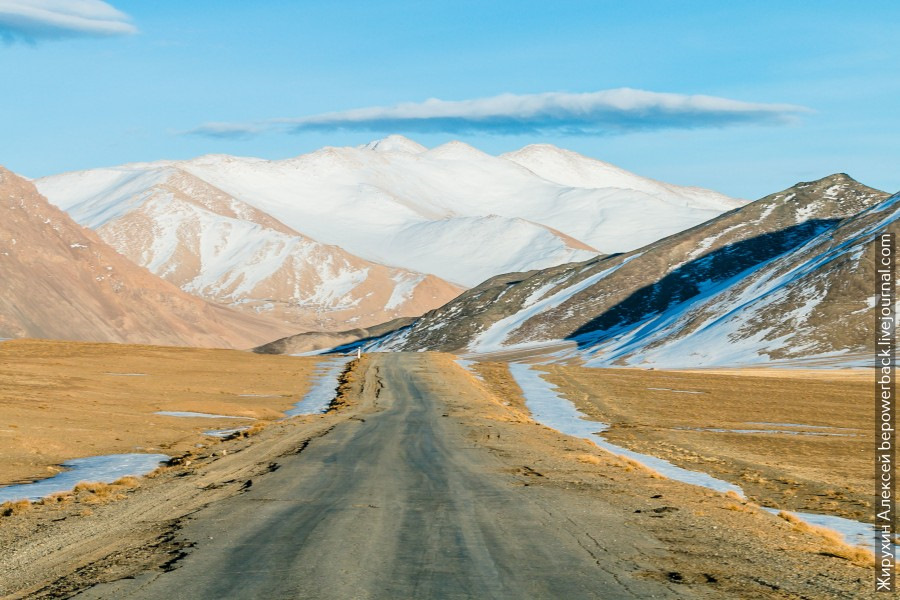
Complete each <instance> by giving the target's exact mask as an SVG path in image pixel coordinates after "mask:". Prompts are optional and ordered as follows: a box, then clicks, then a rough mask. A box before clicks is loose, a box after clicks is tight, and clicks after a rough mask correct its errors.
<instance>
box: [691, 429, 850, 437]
mask: <svg viewBox="0 0 900 600" xmlns="http://www.w3.org/2000/svg"><path fill="white" fill-rule="evenodd" d="M675 429H681V430H684V431H711V432H714V433H740V434H760V433H783V434H785V435H816V436H825V437H859V436H858V435H857V434H855V433H826V432H824V431H791V430H787V429H720V428H718V427H675Z"/></svg>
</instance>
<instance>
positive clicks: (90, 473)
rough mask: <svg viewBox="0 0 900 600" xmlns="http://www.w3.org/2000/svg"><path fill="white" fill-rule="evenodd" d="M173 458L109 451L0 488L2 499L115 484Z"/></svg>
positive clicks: (41, 495) (67, 463)
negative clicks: (30, 480)
mask: <svg viewBox="0 0 900 600" xmlns="http://www.w3.org/2000/svg"><path fill="white" fill-rule="evenodd" d="M167 460H169V457H168V456H166V455H165V454H107V455H104V456H89V457H86V458H76V459H73V460H70V461H67V462H64V463H63V464H62V466H63V467H64V468H66V469H67V470H66V471H63V472H61V473H57V474H56V475H54V476H53V477H48V478H47V479H41V480H40V481H35V482H34V483H20V484H15V485H9V486H6V487H0V502H6V501H8V500H23V499H28V500H39V499H41V498H43V497H44V496H49V495H50V494H55V493H57V492H68V491H70V490H71V489H72V488H73V487H75V486H76V485H77V484H78V483H80V482H82V481H100V482H103V483H112V482H113V481H115V480H116V479H119V478H120V477H125V476H126V475H135V476H138V475H144V474H146V473H149V472H150V471H153V470H154V469H156V467H158V466H159V463H161V462H165V461H167Z"/></svg>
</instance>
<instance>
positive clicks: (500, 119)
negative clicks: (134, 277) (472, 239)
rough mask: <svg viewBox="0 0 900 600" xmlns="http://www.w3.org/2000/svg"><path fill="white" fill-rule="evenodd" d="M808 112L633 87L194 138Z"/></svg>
mask: <svg viewBox="0 0 900 600" xmlns="http://www.w3.org/2000/svg"><path fill="white" fill-rule="evenodd" d="M804 112H809V109H807V108H804V107H801V106H795V105H790V104H761V103H751V102H742V101H739V100H731V99H728V98H719V97H715V96H702V95H682V94H670V93H660V92H648V91H643V90H635V89H630V88H620V89H614V90H604V91H599V92H591V93H583V94H569V93H562V92H549V93H543V94H527V95H516V94H502V95H499V96H493V97H489V98H477V99H473V100H461V101H447V100H438V99H430V100H426V101H425V102H419V103H403V104H397V105H395V106H389V107H371V108H359V109H354V110H348V111H342V112H333V113H325V114H320V115H314V116H310V117H303V118H297V119H272V120H269V121H262V122H256V123H248V124H241V123H207V124H204V125H201V126H200V127H198V128H196V129H194V130H192V131H191V132H189V133H192V134H196V135H206V136H213V137H232V138H238V137H251V136H254V135H257V134H260V133H263V132H265V131H272V130H281V131H287V132H289V133H302V132H305V131H337V130H349V131H366V132H411V133H454V134H467V133H492V134H500V135H521V134H557V135H614V134H621V133H628V132H633V131H648V130H659V129H697V128H710V127H727V126H732V125H743V124H782V123H786V122H789V121H791V120H793V119H795V118H796V117H797V116H798V115H799V114H802V113H804Z"/></svg>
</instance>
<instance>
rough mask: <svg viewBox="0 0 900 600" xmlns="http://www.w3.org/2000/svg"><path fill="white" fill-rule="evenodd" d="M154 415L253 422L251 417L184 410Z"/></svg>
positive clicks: (160, 411) (161, 411)
mask: <svg viewBox="0 0 900 600" xmlns="http://www.w3.org/2000/svg"><path fill="white" fill-rule="evenodd" d="M153 414H154V415H162V416H164V417H188V418H198V419H247V420H250V421H255V420H256V419H254V418H253V417H232V416H230V415H213V414H210V413H202V412H190V411H185V410H158V411H156V412H155V413H153Z"/></svg>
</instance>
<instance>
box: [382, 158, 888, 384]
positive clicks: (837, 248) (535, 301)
mask: <svg viewBox="0 0 900 600" xmlns="http://www.w3.org/2000/svg"><path fill="white" fill-rule="evenodd" d="M897 200H898V197H897V196H894V197H891V198H888V195H887V194H885V193H884V192H880V191H878V190H873V189H871V188H868V187H866V186H864V185H862V184H860V183H858V182H856V181H854V180H853V179H851V178H850V177H848V176H847V175H844V174H838V175H832V176H830V177H826V178H824V179H821V180H819V181H815V182H809V183H800V184H797V185H796V186H794V187H792V188H790V189H788V190H785V191H783V192H780V193H777V194H773V195H771V196H767V197H765V198H762V199H761V200H758V201H756V202H753V203H751V204H749V205H746V206H744V207H741V208H739V209H736V210H733V211H731V212H729V213H726V214H724V215H722V216H720V217H718V218H715V219H713V220H711V221H709V222H707V223H704V224H702V225H699V226H696V227H694V228H691V229H688V230H686V231H684V232H681V233H679V234H676V235H673V236H670V237H668V238H666V239H663V240H660V241H659V242H656V243H654V244H650V245H649V246H646V247H644V248H641V249H639V250H636V251H633V252H629V253H625V254H621V255H617V256H610V257H604V258H597V259H593V260H590V261H587V262H583V263H575V264H570V265H563V266H559V267H556V268H553V269H548V270H542V271H536V272H529V273H519V274H510V275H504V276H501V277H498V278H495V279H493V280H489V281H487V282H485V283H483V284H482V285H480V286H478V287H476V288H473V289H472V290H469V291H468V292H466V293H465V294H463V295H462V296H460V297H459V298H458V299H457V300H455V301H453V302H451V303H449V304H447V305H445V306H443V307H441V308H440V309H438V310H436V311H432V312H431V313H428V314H426V315H425V316H423V317H422V318H421V319H418V320H417V321H416V322H415V323H414V324H413V325H411V326H410V327H407V328H405V329H403V330H401V331H399V332H396V333H394V334H391V335H389V336H386V337H385V338H383V339H381V340H379V341H378V342H377V343H375V344H370V346H371V347H378V348H392V349H404V350H422V349H443V350H455V351H472V352H492V351H498V350H503V349H510V348H525V347H528V346H529V345H535V344H542V343H546V342H548V341H553V340H569V341H571V342H573V344H572V346H574V349H572V350H569V351H568V352H569V354H572V355H578V356H580V357H582V358H583V359H586V360H587V361H588V362H589V363H590V364H597V365H600V364H632V365H659V366H697V365H716V364H738V363H740V364H747V363H749V362H758V361H765V360H771V359H787V358H798V357H809V356H827V355H843V354H847V353H853V352H865V351H867V350H870V349H871V348H872V347H873V340H872V339H869V338H871V319H872V315H871V310H870V308H871V294H872V293H873V291H872V280H873V279H872V278H873V276H874V275H873V272H872V268H873V267H872V265H873V262H872V259H873V252H874V246H873V245H874V240H875V236H876V234H877V232H879V231H884V230H888V231H890V230H893V229H894V228H896V226H897V225H896V219H897V216H898V214H897V210H898V206H897Z"/></svg>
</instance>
